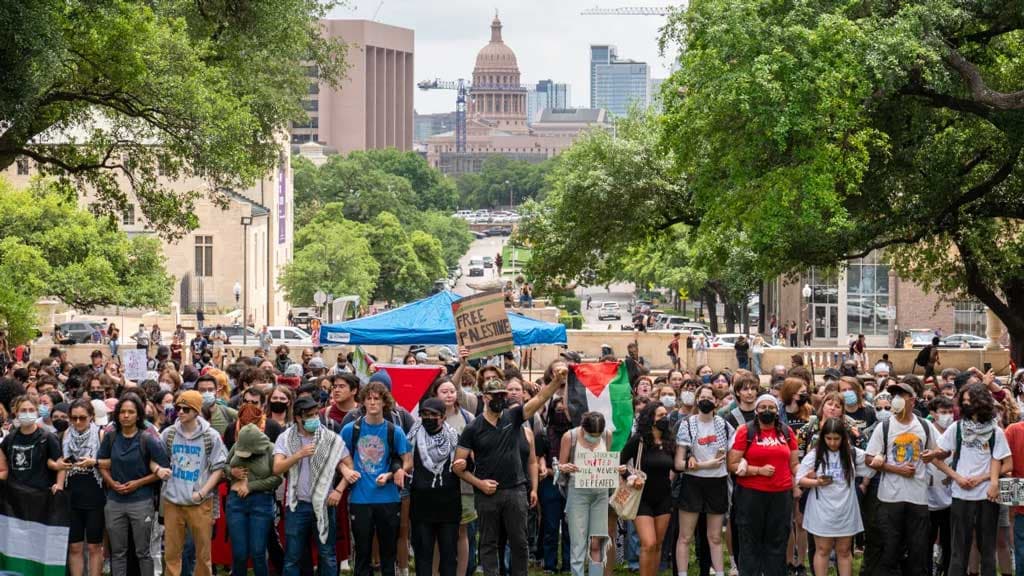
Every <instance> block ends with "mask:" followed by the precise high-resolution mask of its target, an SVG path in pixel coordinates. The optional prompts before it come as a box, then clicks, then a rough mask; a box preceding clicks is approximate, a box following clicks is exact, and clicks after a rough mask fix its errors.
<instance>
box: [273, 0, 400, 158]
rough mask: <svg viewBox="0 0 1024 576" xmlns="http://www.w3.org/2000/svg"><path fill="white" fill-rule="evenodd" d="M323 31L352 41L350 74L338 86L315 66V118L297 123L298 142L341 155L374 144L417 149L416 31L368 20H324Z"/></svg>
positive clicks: (310, 108)
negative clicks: (324, 80) (320, 76)
mask: <svg viewBox="0 0 1024 576" xmlns="http://www.w3.org/2000/svg"><path fill="white" fill-rule="evenodd" d="M320 25H321V27H322V30H323V32H322V33H323V35H324V36H325V37H327V38H339V39H341V40H343V41H344V42H345V43H346V44H348V47H349V49H348V56H347V58H348V63H349V69H348V73H347V77H346V78H345V79H344V80H342V81H341V83H340V85H339V86H338V87H337V88H332V87H330V86H327V85H325V84H323V83H320V82H317V81H316V75H317V70H316V68H315V67H310V69H309V75H310V78H311V82H310V92H309V95H308V96H307V97H306V98H305V99H304V100H303V107H304V108H306V111H307V112H308V113H309V121H308V122H305V123H300V124H295V125H293V126H292V130H291V134H292V144H293V148H297V147H298V145H301V144H302V143H304V142H310V141H312V142H320V143H322V144H324V145H326V146H327V147H329V148H332V149H334V150H336V151H337V152H339V153H341V154H347V153H349V152H352V151H355V150H368V149H373V148H398V149H399V150H411V149H412V140H413V90H414V88H415V86H416V83H415V80H414V74H413V44H414V33H413V31H412V30H409V29H408V28H399V27H397V26H389V25H387V24H381V23H379V22H371V21H368V20H321V21H320Z"/></svg>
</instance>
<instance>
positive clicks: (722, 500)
mask: <svg viewBox="0 0 1024 576" xmlns="http://www.w3.org/2000/svg"><path fill="white" fill-rule="evenodd" d="M676 505H677V506H678V507H679V510H680V511H682V512H693V513H696V514H725V513H726V512H728V511H729V477H728V476H722V477H721V478H703V477H700V476H693V475H690V474H687V475H686V476H685V478H683V486H682V488H681V489H680V490H679V498H677V499H676Z"/></svg>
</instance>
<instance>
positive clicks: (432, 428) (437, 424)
mask: <svg viewBox="0 0 1024 576" xmlns="http://www.w3.org/2000/svg"><path fill="white" fill-rule="evenodd" d="M420 421H421V422H423V429H424V430H426V431H427V434H430V435H431V436H433V435H434V434H437V433H438V432H440V431H441V419H440V418H424V419H422V420H420Z"/></svg>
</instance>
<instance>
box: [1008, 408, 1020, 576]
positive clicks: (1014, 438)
mask: <svg viewBox="0 0 1024 576" xmlns="http://www.w3.org/2000/svg"><path fill="white" fill-rule="evenodd" d="M1006 443H1007V444H1009V445H1010V454H1011V458H1013V471H1012V472H1011V473H1010V476H1012V477H1014V478H1024V422H1014V423H1013V424H1010V425H1009V426H1007V427H1006ZM1012 511H1013V535H1014V539H1013V546H1014V551H1013V554H1014V562H1015V563H1016V564H1017V566H1016V573H1017V574H1024V537H1022V536H1024V506H1014V507H1013V510H1012Z"/></svg>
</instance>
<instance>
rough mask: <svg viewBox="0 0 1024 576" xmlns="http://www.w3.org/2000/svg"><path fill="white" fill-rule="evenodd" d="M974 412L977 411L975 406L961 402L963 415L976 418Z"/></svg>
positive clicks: (961, 413) (967, 417)
mask: <svg viewBox="0 0 1024 576" xmlns="http://www.w3.org/2000/svg"><path fill="white" fill-rule="evenodd" d="M974 413H975V409H974V406H971V405H970V404H961V405H960V416H962V417H964V418H966V419H971V418H974Z"/></svg>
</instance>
